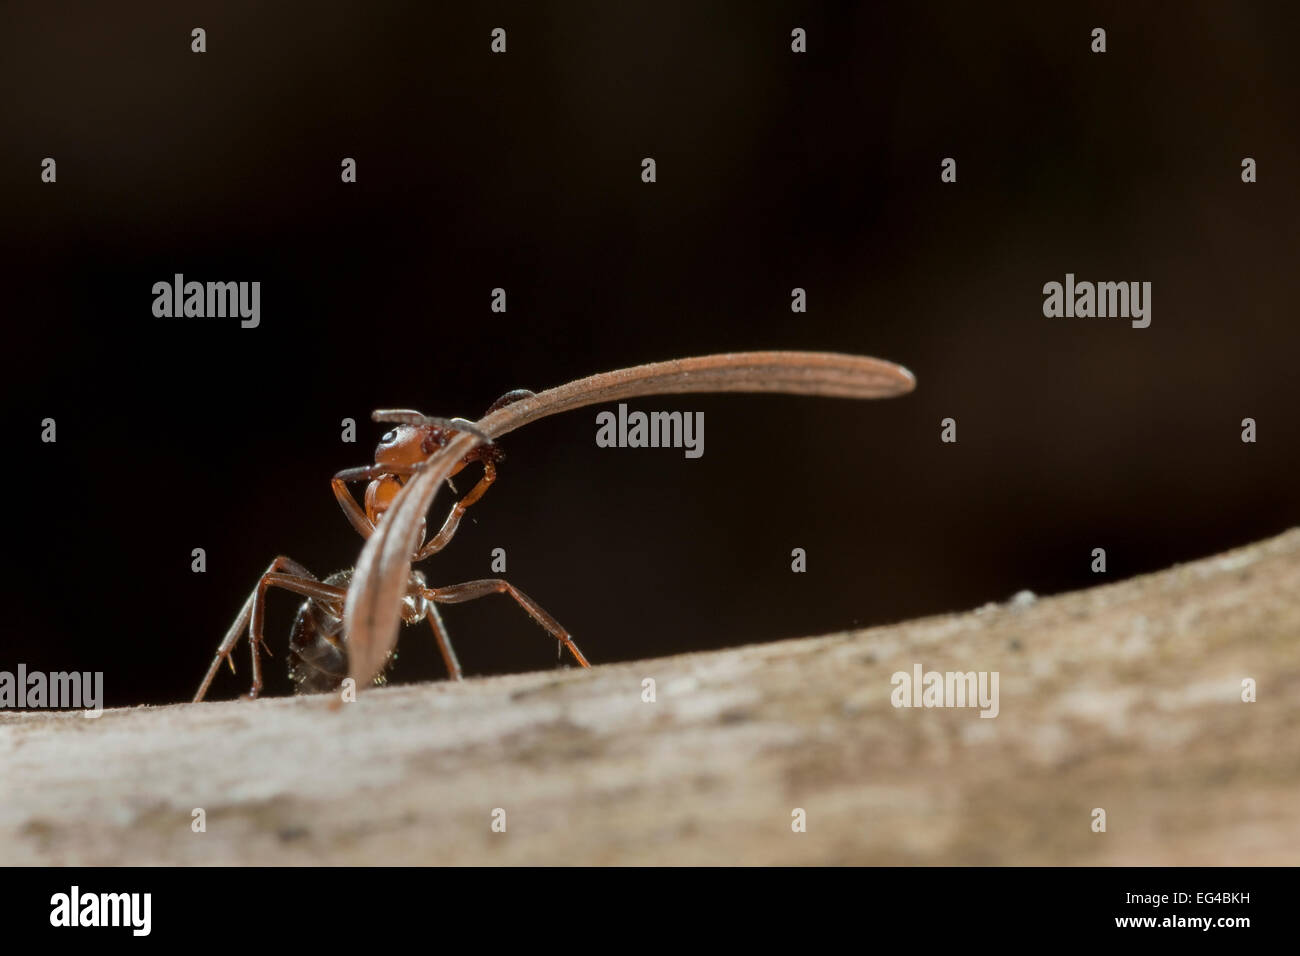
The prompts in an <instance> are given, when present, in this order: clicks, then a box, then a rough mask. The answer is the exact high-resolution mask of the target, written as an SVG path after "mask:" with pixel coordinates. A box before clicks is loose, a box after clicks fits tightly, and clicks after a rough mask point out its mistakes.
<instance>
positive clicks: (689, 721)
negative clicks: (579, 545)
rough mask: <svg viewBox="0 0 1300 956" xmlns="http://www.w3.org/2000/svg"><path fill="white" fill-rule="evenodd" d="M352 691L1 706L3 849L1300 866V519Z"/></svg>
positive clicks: (155, 856)
mask: <svg viewBox="0 0 1300 956" xmlns="http://www.w3.org/2000/svg"><path fill="white" fill-rule="evenodd" d="M914 662H920V663H922V664H923V665H924V666H925V668H926V669H934V670H940V671H947V670H997V671H998V672H999V673H1000V675H1001V677H1000V691H1001V702H1000V703H1001V713H1000V715H999V716H998V717H997V718H996V719H992V720H989V719H981V718H979V717H978V716H977V714H976V712H975V711H973V710H924V709H921V710H917V709H911V710H908V709H895V708H894V707H892V706H891V705H890V702H889V697H890V692H891V690H892V688H891V686H890V675H891V674H892V673H893V672H895V671H897V670H909V669H910V668H911V666H912V664H913V663H914ZM646 677H653V678H654V679H655V680H656V681H657V691H658V695H657V696H658V700H657V702H656V703H653V704H649V703H643V702H642V700H641V681H642V679H643V678H646ZM1244 677H1252V678H1254V679H1255V680H1256V681H1257V682H1258V687H1259V700H1258V702H1256V703H1243V702H1242V701H1241V681H1242V678H1244ZM325 704H326V702H325V700H324V699H322V698H297V699H275V700H263V701H259V702H256V703H241V702H233V701H232V702H225V703H204V704H198V705H191V704H184V705H177V706H172V707H141V708H134V709H126V710H114V711H107V712H105V714H104V715H103V717H101V718H100V719H99V720H86V719H84V718H83V717H81V716H79V715H73V714H48V713H47V714H13V713H7V714H3V715H0V768H3V772H2V775H0V795H2V799H0V862H2V863H8V864H13V863H18V864H50V863H54V864H61V863H92V864H95V863H108V864H137V863H181V864H191V863H199V864H203V863H216V864H231V863H400V864H408V863H431V864H438V863H456V864H465V863H597V864H604V863H670V864H671V863H680V864H693V863H742V864H761V863H923V864H934V863H958V864H1055V863H1063V864H1229V863H1248V864H1249V863H1271V864H1296V863H1300V530H1293V531H1290V532H1288V533H1287V534H1284V535H1282V536H1280V537H1278V538H1274V539H1271V540H1268V541H1264V542H1260V543H1258V544H1255V545H1252V546H1250V547H1247V548H1243V549H1240V550H1237V551H1232V552H1229V553H1227V554H1224V555H1220V556H1217V557H1214V558H1209V559H1206V560H1204V561H1199V562H1195V563H1192V564H1188V565H1182V566H1179V567H1176V568H1173V569H1170V570H1168V571H1165V572H1162V573H1160V574H1154V575H1148V576H1145V577H1140V578H1135V579H1132V580H1129V581H1124V582H1120V583H1118V584H1112V585H1106V586H1101V587H1097V588H1094V589H1092V590H1088V591H1081V592H1076V593H1073V594H1066V595H1062V596H1059V597H1053V598H1041V599H1039V600H1037V601H1036V602H1032V603H1007V604H1002V605H999V606H996V607H989V608H985V609H981V610H980V611H973V612H969V613H964V614H955V615H949V616H941V617H934V618H926V619H923V620H918V621H912V622H908V623H905V624H900V625H896V626H890V627H880V628H873V629H870V630H866V631H858V632H852V633H845V634H836V635H830V636H827V637H819V638H809V639H804V640H790V641H783V642H780V643H776V644H766V645H756V646H748V647H739V648H736V649H734V650H728V651H722V652H717V653H708V654H691V655H684V656H680V657H673V658H666V659H662V660H654V661H643V662H639V663H634V664H619V665H611V666H603V667H597V668H595V669H593V670H592V671H590V672H587V673H582V672H578V671H565V672H553V673H537V674H525V675H520V676H516V677H508V678H496V679H489V680H475V681H468V682H466V683H464V684H462V685H459V686H454V685H451V684H447V683H435V684H423V685H408V686H403V687H394V688H388V689H384V690H378V691H372V692H367V693H365V694H363V695H362V697H361V700H360V702H359V703H357V704H354V705H348V706H345V707H344V708H342V710H341V711H338V712H331V711H330V710H328V709H327V708H326V706H325ZM195 807H203V808H205V810H206V811H207V832H206V833H194V832H192V831H191V828H190V822H191V810H192V809H193V808H195ZM496 807H502V808H504V809H505V810H506V812H507V824H508V829H507V832H506V833H493V832H491V830H490V821H491V812H492V810H493V808H496ZM795 807H802V808H804V809H805V810H806V811H807V814H808V832H807V833H802V834H796V833H792V832H791V828H790V819H791V810H792V809H793V808H795ZM1094 807H1102V808H1105V810H1106V811H1107V814H1108V832H1106V833H1104V834H1098V833H1093V832H1092V831H1091V829H1090V820H1091V817H1090V812H1091V810H1092V808H1094Z"/></svg>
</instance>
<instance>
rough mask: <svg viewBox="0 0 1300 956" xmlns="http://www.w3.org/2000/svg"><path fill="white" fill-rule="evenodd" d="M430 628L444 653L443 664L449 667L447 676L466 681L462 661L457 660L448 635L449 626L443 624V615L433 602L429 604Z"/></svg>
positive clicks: (439, 648)
mask: <svg viewBox="0 0 1300 956" xmlns="http://www.w3.org/2000/svg"><path fill="white" fill-rule="evenodd" d="M426 616H427V617H428V618H429V626H430V627H432V628H433V637H434V639H435V640H436V641H437V642H438V650H439V651H441V652H442V659H443V662H444V663H445V664H446V665H447V675H448V676H449V677H450V679H451V680H464V679H465V677H464V674H463V673H462V672H461V669H460V661H459V660H457V659H456V650H455V648H453V647H452V646H451V636H450V635H449V634H448V633H447V625H445V624H443V623H442V615H441V614H439V613H438V606H437V605H436V604H434V603H433V602H432V601H430V602H429V613H428V614H427V615H426Z"/></svg>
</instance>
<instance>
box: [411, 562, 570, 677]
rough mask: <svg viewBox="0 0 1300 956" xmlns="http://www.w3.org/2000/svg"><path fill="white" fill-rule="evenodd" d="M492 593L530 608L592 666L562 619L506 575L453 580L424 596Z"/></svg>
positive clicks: (455, 600) (452, 598) (461, 598)
mask: <svg viewBox="0 0 1300 956" xmlns="http://www.w3.org/2000/svg"><path fill="white" fill-rule="evenodd" d="M489 594H509V595H510V596H511V597H512V598H514V599H515V601H516V602H517V603H518V604H519V606H520V607H521V608H523V609H524V610H525V611H527V612H528V615H529V617H531V618H532V619H533V620H534V621H536V622H537V623H538V624H540V625H542V627H544V628H546V630H547V631H549V632H550V633H551V636H552V637H554V638H555V639H556V640H558V641H559V642H560V643H562V644H563V645H564V646H565V647H567V648H568V649H569V653H570V654H572V655H573V659H574V660H576V661H577V662H578V663H579V664H581V665H582V666H583V667H590V666H591V665H590V664H588V663H587V659H586V658H585V657H583V656H582V651H580V650H578V645H577V644H575V643H573V638H571V637H570V636H569V632H568V631H566V630H565V629H564V628H563V627H561V626H560V622H559V621H557V620H556V619H555V618H553V617H551V615H549V614H547V613H546V611H545V610H543V609H542V606H541V605H540V604H538V603H537V602H536V601H534V600H533V599H532V598H530V597H529V596H528V595H527V594H525V593H524V592H523V591H521V590H519V589H518V588H517V587H515V586H514V585H513V584H511V583H510V582H509V581H506V580H505V579H504V578H484V579H483V580H481V581H467V582H465V583H464V584H453V585H451V586H450V587H445V588H425V589H424V596H425V597H427V598H428V599H429V600H431V601H437V602H438V603H439V604H463V603H464V602H466V601H474V600H477V599H478V598H481V597H487V596H488V595H489Z"/></svg>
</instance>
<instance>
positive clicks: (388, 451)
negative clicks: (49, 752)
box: [371, 410, 487, 465]
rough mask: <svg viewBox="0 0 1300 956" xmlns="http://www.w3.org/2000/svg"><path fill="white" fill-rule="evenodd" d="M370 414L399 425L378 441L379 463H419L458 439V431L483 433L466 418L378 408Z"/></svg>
mask: <svg viewBox="0 0 1300 956" xmlns="http://www.w3.org/2000/svg"><path fill="white" fill-rule="evenodd" d="M371 417H372V418H373V419H374V420H375V421H377V422H391V423H393V424H395V426H396V427H395V428H393V429H391V430H390V431H388V432H387V433H386V434H385V435H384V437H383V438H381V439H380V440H379V445H378V446H377V447H376V448H375V464H376V465H418V464H419V463H420V462H422V461H424V460H425V459H426V458H428V457H429V456H430V455H432V454H433V453H434V452H435V451H437V450H438V449H439V448H441V447H443V446H444V445H446V444H447V442H449V441H451V440H452V439H453V438H455V437H456V435H457V433H458V432H462V431H467V432H474V433H476V434H481V433H480V432H479V431H478V429H477V428H476V427H475V425H474V423H473V422H470V421H466V420H465V419H463V418H431V417H429V416H427V415H421V414H420V413H419V412H412V411H405V410H396V411H379V412H375V413H374V415H372V416H371ZM482 437H484V438H486V437H487V436H486V435H483V436H482Z"/></svg>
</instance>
